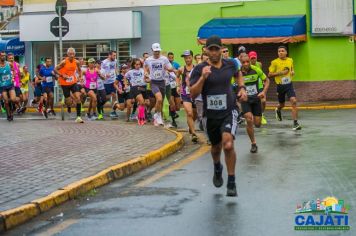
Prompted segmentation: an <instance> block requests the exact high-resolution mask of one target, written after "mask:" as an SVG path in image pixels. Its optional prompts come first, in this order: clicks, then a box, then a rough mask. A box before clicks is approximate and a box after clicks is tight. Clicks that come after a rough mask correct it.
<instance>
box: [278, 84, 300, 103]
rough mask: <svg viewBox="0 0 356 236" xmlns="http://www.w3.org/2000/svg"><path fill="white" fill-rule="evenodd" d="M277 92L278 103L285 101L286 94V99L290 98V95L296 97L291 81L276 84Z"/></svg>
mask: <svg viewBox="0 0 356 236" xmlns="http://www.w3.org/2000/svg"><path fill="white" fill-rule="evenodd" d="M277 94H278V102H279V103H285V102H286V95H287V97H288V99H290V98H292V97H296V94H295V90H294V87H293V83H290V84H277Z"/></svg>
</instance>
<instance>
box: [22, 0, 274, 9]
mask: <svg viewBox="0 0 356 236" xmlns="http://www.w3.org/2000/svg"><path fill="white" fill-rule="evenodd" d="M248 1H274V0H220V1H219V0H67V3H68V9H70V10H80V9H99V8H119V7H142V6H160V5H178V4H199V3H214V2H233V3H236V2H248ZM55 2H56V1H55V0H25V1H24V5H23V11H24V12H43V11H54V6H55Z"/></svg>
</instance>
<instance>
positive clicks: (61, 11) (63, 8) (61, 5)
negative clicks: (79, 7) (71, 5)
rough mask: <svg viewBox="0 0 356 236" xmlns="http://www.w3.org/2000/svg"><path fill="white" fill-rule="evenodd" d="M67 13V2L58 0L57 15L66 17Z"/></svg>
mask: <svg viewBox="0 0 356 236" xmlns="http://www.w3.org/2000/svg"><path fill="white" fill-rule="evenodd" d="M66 12H67V1H66V0H57V2H56V13H57V15H58V16H59V15H60V16H64V15H65V14H66Z"/></svg>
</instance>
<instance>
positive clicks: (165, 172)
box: [135, 144, 210, 187]
mask: <svg viewBox="0 0 356 236" xmlns="http://www.w3.org/2000/svg"><path fill="white" fill-rule="evenodd" d="M209 151H210V146H208V145H206V144H204V145H203V146H201V147H200V148H199V149H198V150H197V151H195V152H194V153H193V154H192V155H190V156H189V157H188V158H186V159H183V160H182V161H179V162H177V163H175V164H174V165H172V166H169V167H168V168H166V169H164V170H162V171H160V172H158V173H157V174H155V175H153V176H151V177H149V178H148V179H145V180H143V181H141V182H139V183H138V184H136V185H135V187H145V186H147V185H149V184H151V183H153V182H155V181H157V180H158V179H160V178H162V177H164V176H166V175H168V174H169V173H171V172H173V171H175V170H177V169H180V168H182V167H183V166H185V165H187V164H189V163H191V162H193V161H194V160H196V159H198V158H200V157H202V156H203V155H204V154H205V153H207V152H209Z"/></svg>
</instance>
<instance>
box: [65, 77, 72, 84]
mask: <svg viewBox="0 0 356 236" xmlns="http://www.w3.org/2000/svg"><path fill="white" fill-rule="evenodd" d="M73 81H74V77H73V76H71V77H68V78H67V79H66V82H67V83H72V82H73Z"/></svg>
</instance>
